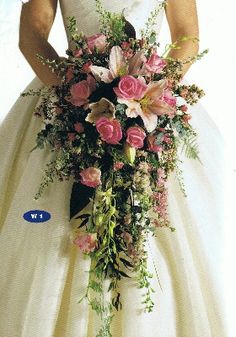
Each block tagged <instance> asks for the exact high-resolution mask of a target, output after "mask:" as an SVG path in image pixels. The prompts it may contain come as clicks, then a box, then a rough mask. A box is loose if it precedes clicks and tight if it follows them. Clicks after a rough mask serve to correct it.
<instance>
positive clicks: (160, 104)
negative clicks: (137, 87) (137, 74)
mask: <svg viewBox="0 0 236 337" xmlns="http://www.w3.org/2000/svg"><path fill="white" fill-rule="evenodd" d="M166 87H167V81H166V80H160V81H157V82H152V83H149V84H148V86H147V89H146V91H145V92H144V95H143V97H142V98H141V99H139V100H128V99H123V98H119V97H118V99H117V101H118V102H119V103H121V104H125V105H127V109H126V115H127V117H131V118H135V117H137V116H140V117H141V118H142V120H143V123H144V126H145V128H146V129H147V131H148V132H152V131H153V130H155V128H156V126H157V119H158V116H161V115H165V114H167V115H169V116H172V115H173V114H174V112H175V109H174V107H171V106H170V105H169V104H167V103H166V102H164V101H163V100H162V96H163V92H164V90H165V88H166Z"/></svg>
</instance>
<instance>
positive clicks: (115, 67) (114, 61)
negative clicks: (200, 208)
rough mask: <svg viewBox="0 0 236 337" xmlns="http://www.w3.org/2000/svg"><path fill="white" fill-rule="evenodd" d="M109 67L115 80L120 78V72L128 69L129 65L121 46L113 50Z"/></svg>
mask: <svg viewBox="0 0 236 337" xmlns="http://www.w3.org/2000/svg"><path fill="white" fill-rule="evenodd" d="M109 67H110V71H111V73H112V76H113V78H115V77H118V76H119V75H120V72H121V71H122V72H123V70H125V69H126V68H127V63H126V60H125V57H124V55H123V52H122V49H121V47H119V46H114V47H112V48H111V52H110V58H109Z"/></svg>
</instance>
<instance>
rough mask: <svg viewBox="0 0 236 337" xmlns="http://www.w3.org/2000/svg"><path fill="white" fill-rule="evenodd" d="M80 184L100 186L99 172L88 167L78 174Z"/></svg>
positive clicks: (94, 168)
mask: <svg viewBox="0 0 236 337" xmlns="http://www.w3.org/2000/svg"><path fill="white" fill-rule="evenodd" d="M80 175H81V178H82V179H81V184H83V185H86V186H89V187H97V186H98V185H100V184H101V171H100V170H99V169H98V168H96V167H88V168H86V169H84V170H82V171H81V172H80Z"/></svg>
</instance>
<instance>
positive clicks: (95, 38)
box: [87, 34, 107, 53]
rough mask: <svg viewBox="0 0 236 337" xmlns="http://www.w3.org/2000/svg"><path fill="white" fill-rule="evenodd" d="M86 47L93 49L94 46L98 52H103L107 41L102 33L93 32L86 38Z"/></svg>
mask: <svg viewBox="0 0 236 337" xmlns="http://www.w3.org/2000/svg"><path fill="white" fill-rule="evenodd" d="M87 44H88V48H89V49H90V50H91V51H93V50H94V49H95V48H96V49H97V50H98V51H99V52H101V53H102V52H103V51H104V50H105V48H106V45H107V41H106V36H105V35H104V34H95V35H92V36H89V37H88V38H87Z"/></svg>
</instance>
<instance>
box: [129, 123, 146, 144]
mask: <svg viewBox="0 0 236 337" xmlns="http://www.w3.org/2000/svg"><path fill="white" fill-rule="evenodd" d="M126 134H127V138H126V141H127V143H129V144H130V145H131V146H132V147H134V148H136V149H140V148H142V147H143V141H144V139H145V137H146V133H145V131H144V130H143V129H142V128H141V127H139V126H131V127H130V128H128V130H127V131H126Z"/></svg>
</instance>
